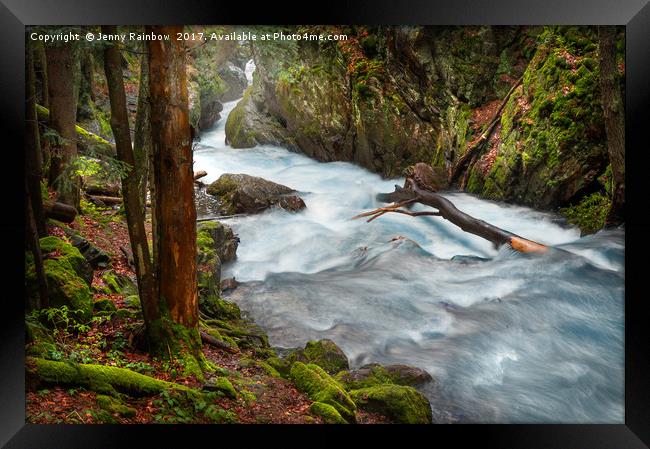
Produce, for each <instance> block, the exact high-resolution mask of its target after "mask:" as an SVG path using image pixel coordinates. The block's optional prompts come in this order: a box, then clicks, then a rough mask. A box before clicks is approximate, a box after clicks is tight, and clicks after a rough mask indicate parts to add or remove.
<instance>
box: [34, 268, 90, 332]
mask: <svg viewBox="0 0 650 449" xmlns="http://www.w3.org/2000/svg"><path fill="white" fill-rule="evenodd" d="M25 261H26V262H27V264H26V267H25V283H26V287H27V295H28V296H30V297H33V296H36V295H38V281H37V279H36V271H35V268H34V262H33V260H31V262H30V259H28V258H26V260H25ZM43 267H44V270H45V277H46V279H47V284H48V299H49V302H50V306H51V307H62V306H67V307H68V309H70V310H71V317H72V318H74V319H76V320H80V321H87V320H89V319H90V317H91V315H92V309H93V303H92V294H91V292H90V289H89V288H88V285H87V284H86V282H85V281H84V280H83V279H81V278H80V277H79V276H78V275H77V273H76V272H75V271H74V269H73V268H72V266H71V265H70V263H69V262H68V260H67V259H66V258H60V259H45V260H44V261H43Z"/></svg>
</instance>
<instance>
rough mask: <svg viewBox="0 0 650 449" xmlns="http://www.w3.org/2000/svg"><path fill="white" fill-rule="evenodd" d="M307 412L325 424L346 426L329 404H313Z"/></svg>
mask: <svg viewBox="0 0 650 449" xmlns="http://www.w3.org/2000/svg"><path fill="white" fill-rule="evenodd" d="M309 411H310V412H312V413H313V414H314V415H317V416H320V417H321V418H323V421H325V423H326V424H347V421H346V420H344V419H343V417H342V416H341V414H340V413H339V412H338V411H336V409H335V408H334V407H332V406H331V405H329V404H325V403H323V402H314V403H313V404H311V406H309Z"/></svg>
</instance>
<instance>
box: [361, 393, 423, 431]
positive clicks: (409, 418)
mask: <svg viewBox="0 0 650 449" xmlns="http://www.w3.org/2000/svg"><path fill="white" fill-rule="evenodd" d="M350 396H351V398H352V399H353V400H354V402H355V403H356V404H357V406H358V407H359V408H361V409H363V410H368V411H371V412H376V413H380V414H383V415H386V416H388V417H390V418H391V419H393V420H395V422H397V423H400V424H430V423H431V422H432V413H431V405H430V404H429V400H428V399H427V398H426V397H424V396H423V395H422V394H421V393H419V392H418V391H417V390H416V389H415V388H413V387H408V386H403V385H377V386H374V387H369V388H362V389H359V390H353V391H351V392H350Z"/></svg>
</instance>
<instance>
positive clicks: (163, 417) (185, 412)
mask: <svg viewBox="0 0 650 449" xmlns="http://www.w3.org/2000/svg"><path fill="white" fill-rule="evenodd" d="M217 397H218V394H216V393H195V394H190V395H188V394H185V393H182V392H178V391H172V390H164V391H162V393H161V395H160V398H159V399H156V400H154V402H153V405H154V406H156V407H159V410H158V413H156V414H155V415H154V419H155V421H156V422H158V423H170V424H171V423H173V424H190V423H195V422H198V421H203V420H208V421H210V422H213V423H216V424H226V423H235V422H237V417H236V415H235V414H234V413H232V412H230V411H227V410H224V409H223V408H221V407H219V406H218V405H216V404H212V403H211V402H212V401H213V400H214V399H216V398H217Z"/></svg>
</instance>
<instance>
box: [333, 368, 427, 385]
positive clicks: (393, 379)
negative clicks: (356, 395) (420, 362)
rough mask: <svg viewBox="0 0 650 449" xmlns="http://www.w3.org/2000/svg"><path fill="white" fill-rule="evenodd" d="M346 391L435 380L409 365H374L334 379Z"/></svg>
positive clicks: (341, 373) (343, 373) (341, 374)
mask: <svg viewBox="0 0 650 449" xmlns="http://www.w3.org/2000/svg"><path fill="white" fill-rule="evenodd" d="M334 378H335V379H336V380H337V381H338V382H340V383H341V384H342V385H343V386H344V387H345V389H346V390H358V389H361V388H367V387H372V386H375V385H381V384H395V385H409V386H414V385H421V384H424V383H427V382H431V381H432V380H433V378H432V377H431V375H430V374H429V373H427V372H426V371H425V370H423V369H421V368H416V367H413V366H407V365H387V366H382V365H380V364H378V363H372V364H369V365H365V366H362V367H361V368H358V369H355V370H350V371H341V372H340V373H338V374H337V375H336V376H335V377H334Z"/></svg>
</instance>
